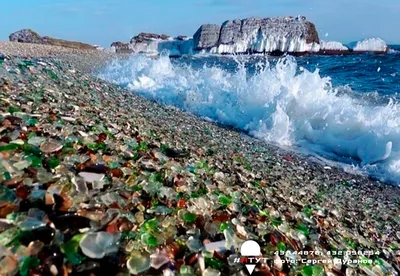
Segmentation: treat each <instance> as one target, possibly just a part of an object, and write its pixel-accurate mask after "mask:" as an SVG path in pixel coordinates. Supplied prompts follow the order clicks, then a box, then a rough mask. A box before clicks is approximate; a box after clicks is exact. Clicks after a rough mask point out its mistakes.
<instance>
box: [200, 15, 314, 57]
mask: <svg viewBox="0 0 400 276" xmlns="http://www.w3.org/2000/svg"><path fill="white" fill-rule="evenodd" d="M319 42H320V41H319V37H318V32H317V30H316V28H315V25H314V24H313V23H311V22H309V21H307V20H306V18H305V17H304V16H299V17H283V18H248V19H243V20H228V21H226V22H224V23H223V24H222V26H219V25H212V24H205V25H202V26H201V27H200V28H199V29H198V30H197V32H196V33H195V35H194V38H193V46H194V49H195V50H196V51H203V52H210V53H218V54H232V53H272V52H276V51H278V52H291V53H301V52H316V51H319V49H320V47H319Z"/></svg>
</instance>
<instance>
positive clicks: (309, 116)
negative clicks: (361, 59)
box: [99, 55, 400, 184]
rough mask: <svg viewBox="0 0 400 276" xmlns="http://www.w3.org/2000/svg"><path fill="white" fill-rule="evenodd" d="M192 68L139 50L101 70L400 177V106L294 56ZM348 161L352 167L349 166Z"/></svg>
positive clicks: (282, 139) (156, 95)
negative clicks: (354, 90) (356, 91)
mask: <svg viewBox="0 0 400 276" xmlns="http://www.w3.org/2000/svg"><path fill="white" fill-rule="evenodd" d="M235 64H236V65H235V68H236V69H234V70H226V68H224V67H223V66H216V65H202V66H197V67H196V66H191V65H190V64H189V65H188V64H183V63H179V62H172V61H171V60H170V59H169V58H168V56H167V55H161V56H160V57H159V58H158V59H151V58H148V57H145V56H140V55H135V56H132V57H131V58H129V59H128V60H115V61H114V62H112V63H110V64H109V65H108V67H107V68H106V69H105V71H104V72H102V74H100V75H99V76H100V77H101V78H103V79H105V80H107V81H111V82H114V83H116V84H119V85H121V86H124V87H127V88H128V89H130V90H132V91H135V92H137V93H139V94H141V95H143V96H145V97H147V98H150V99H153V100H156V101H158V102H160V103H163V104H167V105H173V106H176V107H178V108H181V109H183V110H185V111H187V112H191V113H194V114H197V115H199V116H202V117H206V118H210V119H212V120H214V121H218V122H220V123H223V124H226V125H230V126H234V127H237V128H240V129H242V130H244V131H246V132H248V133H249V134H250V135H253V136H254V137H257V138H259V139H263V140H265V141H270V142H274V143H278V144H281V145H284V146H300V147H302V148H304V149H307V151H311V152H313V153H314V154H317V155H322V156H324V157H328V158H331V159H334V160H335V161H341V162H344V163H346V164H351V166H352V167H354V168H355V169H357V170H358V171H362V172H365V173H368V174H369V175H372V176H374V177H377V178H379V179H381V180H384V181H390V182H394V183H397V184H399V183H400V107H399V104H397V103H396V102H394V101H392V100H389V101H388V103H386V104H377V103H376V102H375V103H372V102H370V101H368V100H365V99H363V98H362V97H361V98H360V97H353V96H352V95H351V93H349V91H348V90H349V89H350V88H349V87H345V90H344V89H343V87H337V88H335V87H333V85H332V83H331V79H330V78H329V77H321V76H320V74H319V70H318V69H316V70H315V71H314V72H311V71H308V70H306V69H304V68H299V67H298V65H297V63H296V60H295V59H294V58H293V57H284V58H281V59H279V60H278V61H277V62H276V63H274V64H270V63H269V62H268V60H267V59H266V58H265V59H263V61H262V62H258V63H257V64H256V65H255V67H256V70H255V72H252V73H249V71H248V70H247V69H246V66H245V64H244V63H243V62H240V61H237V62H236V63H235ZM347 166H348V165H347Z"/></svg>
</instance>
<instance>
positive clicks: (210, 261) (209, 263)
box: [204, 258, 224, 270]
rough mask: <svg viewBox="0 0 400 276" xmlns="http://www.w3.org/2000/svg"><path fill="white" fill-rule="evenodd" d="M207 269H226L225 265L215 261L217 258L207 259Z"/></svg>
mask: <svg viewBox="0 0 400 276" xmlns="http://www.w3.org/2000/svg"><path fill="white" fill-rule="evenodd" d="M204 261H205V264H206V267H211V268H214V269H217V270H221V269H223V268H224V263H223V262H221V261H219V260H217V259H215V258H205V260H204Z"/></svg>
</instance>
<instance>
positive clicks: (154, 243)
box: [146, 235, 158, 247]
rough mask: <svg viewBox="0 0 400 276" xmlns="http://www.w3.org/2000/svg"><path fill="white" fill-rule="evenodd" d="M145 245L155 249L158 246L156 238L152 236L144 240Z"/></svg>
mask: <svg viewBox="0 0 400 276" xmlns="http://www.w3.org/2000/svg"><path fill="white" fill-rule="evenodd" d="M146 244H147V245H148V246H153V247H156V246H157V245H158V242H157V238H156V237H154V236H151V235H149V236H148V237H147V239H146Z"/></svg>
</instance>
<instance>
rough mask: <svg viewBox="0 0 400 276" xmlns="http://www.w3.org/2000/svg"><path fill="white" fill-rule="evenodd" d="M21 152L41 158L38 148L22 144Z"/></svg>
mask: <svg viewBox="0 0 400 276" xmlns="http://www.w3.org/2000/svg"><path fill="white" fill-rule="evenodd" d="M22 150H23V151H24V152H25V153H29V154H33V155H36V156H41V155H42V151H41V150H40V148H38V147H36V146H34V145H30V144H24V145H23V146H22Z"/></svg>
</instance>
